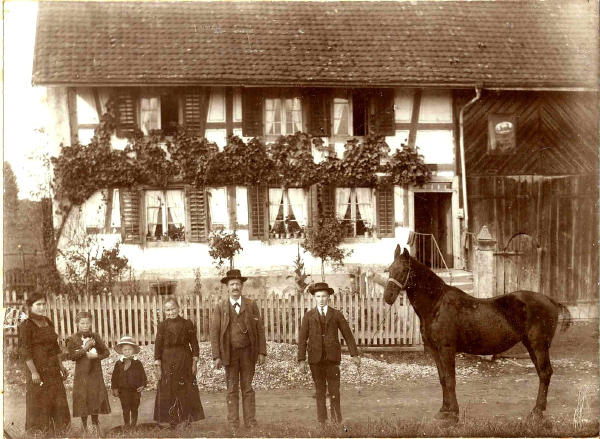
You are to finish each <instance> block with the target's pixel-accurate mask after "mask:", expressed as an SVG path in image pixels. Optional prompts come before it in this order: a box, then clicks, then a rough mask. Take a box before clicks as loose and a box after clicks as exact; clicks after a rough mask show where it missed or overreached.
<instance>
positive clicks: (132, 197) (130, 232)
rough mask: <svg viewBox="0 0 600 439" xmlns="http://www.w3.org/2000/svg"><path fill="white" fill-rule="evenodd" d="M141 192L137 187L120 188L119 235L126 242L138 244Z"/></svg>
mask: <svg viewBox="0 0 600 439" xmlns="http://www.w3.org/2000/svg"><path fill="white" fill-rule="evenodd" d="M140 200H141V193H140V191H139V190H137V189H131V188H121V189H120V190H119V201H120V207H121V237H122V239H123V242H124V243H126V244H139V243H141V242H142V239H141V236H142V233H141V215H140V213H141V209H140V205H141V202H140Z"/></svg>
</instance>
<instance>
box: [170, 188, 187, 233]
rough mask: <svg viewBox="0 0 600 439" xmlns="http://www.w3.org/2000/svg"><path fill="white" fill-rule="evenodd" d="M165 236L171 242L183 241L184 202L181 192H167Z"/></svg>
mask: <svg viewBox="0 0 600 439" xmlns="http://www.w3.org/2000/svg"><path fill="white" fill-rule="evenodd" d="M167 235H168V236H169V240H171V241H184V240H185V202H184V197H183V191H182V190H168V191H167Z"/></svg>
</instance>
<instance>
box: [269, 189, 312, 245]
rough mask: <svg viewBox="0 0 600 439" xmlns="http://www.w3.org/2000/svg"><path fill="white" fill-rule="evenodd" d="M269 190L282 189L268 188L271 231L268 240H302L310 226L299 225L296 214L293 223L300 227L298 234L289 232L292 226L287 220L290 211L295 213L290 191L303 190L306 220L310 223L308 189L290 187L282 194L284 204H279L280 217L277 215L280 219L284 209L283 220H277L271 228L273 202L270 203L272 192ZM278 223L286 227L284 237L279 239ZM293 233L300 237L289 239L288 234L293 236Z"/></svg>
mask: <svg viewBox="0 0 600 439" xmlns="http://www.w3.org/2000/svg"><path fill="white" fill-rule="evenodd" d="M269 189H280V188H277V187H275V186H271V187H269V188H267V205H268V208H267V215H266V221H267V223H268V229H269V232H268V239H270V240H271V239H272V240H277V241H279V240H282V239H302V237H303V236H304V234H305V233H306V227H307V226H308V224H307V226H304V227H302V226H301V225H300V224H299V223H298V220H297V217H296V215H295V214H294V220H293V221H294V222H295V223H296V226H297V227H298V229H299V230H297V231H296V232H290V230H289V228H290V225H289V224H288V223H287V218H288V216H289V215H290V211H291V212H292V213H293V209H291V206H292V202H291V200H290V197H289V193H288V190H289V189H301V190H302V191H303V194H304V212H305V213H306V215H307V218H306V220H307V222H308V214H309V209H308V202H309V200H308V191H307V190H306V188H303V187H289V188H284V189H283V192H282V197H283V198H282V203H281V204H279V206H280V207H279V209H278V215H277V217H279V210H281V207H283V212H282V219H277V218H276V219H275V223H274V224H273V227H271V220H270V218H271V202H270V195H269V194H270V191H269ZM278 222H281V223H282V224H283V227H284V230H285V232H284V234H283V235H284V236H280V237H279V238H277V237H276V236H275V235H276V234H277V232H275V227H276V225H277V223H278ZM292 233H293V234H294V235H296V234H298V235H299V236H290V237H287V234H290V235H292Z"/></svg>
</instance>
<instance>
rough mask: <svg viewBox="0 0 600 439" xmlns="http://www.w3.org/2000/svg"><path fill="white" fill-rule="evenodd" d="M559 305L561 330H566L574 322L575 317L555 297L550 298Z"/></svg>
mask: <svg viewBox="0 0 600 439" xmlns="http://www.w3.org/2000/svg"><path fill="white" fill-rule="evenodd" d="M550 300H551V301H552V303H554V304H555V305H556V306H557V307H558V319H559V320H560V322H561V323H560V331H561V332H565V331H566V330H567V329H569V327H570V326H571V324H572V323H573V317H572V316H571V311H569V308H567V307H566V306H565V305H563V304H562V303H559V302H557V301H555V300H553V299H550Z"/></svg>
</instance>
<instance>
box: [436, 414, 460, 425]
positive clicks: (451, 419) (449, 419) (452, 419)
mask: <svg viewBox="0 0 600 439" xmlns="http://www.w3.org/2000/svg"><path fill="white" fill-rule="evenodd" d="M434 419H436V420H438V421H444V422H445V423H448V424H456V423H457V422H458V413H456V412H442V411H439V412H437V413H436V414H435V416H434Z"/></svg>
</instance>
